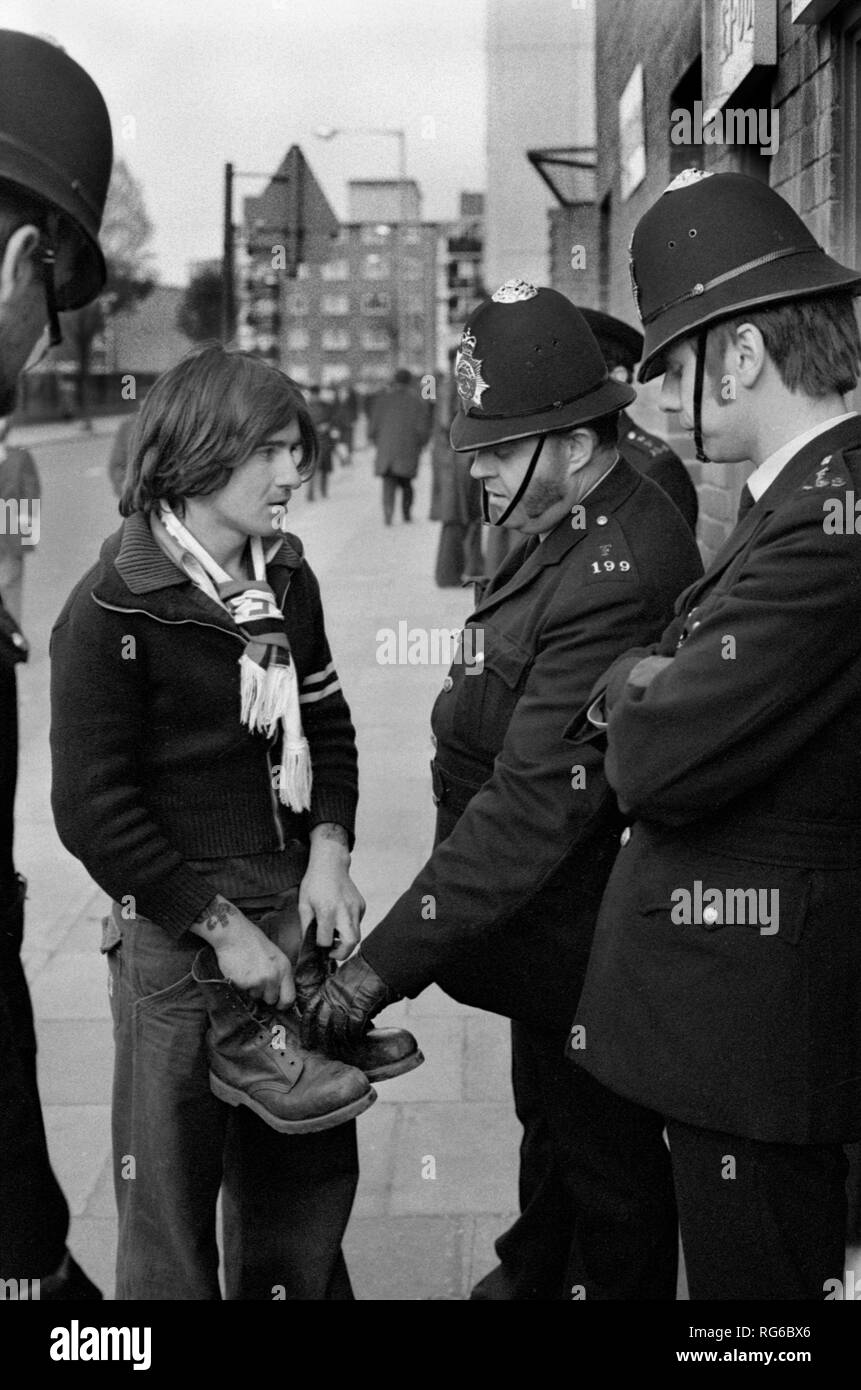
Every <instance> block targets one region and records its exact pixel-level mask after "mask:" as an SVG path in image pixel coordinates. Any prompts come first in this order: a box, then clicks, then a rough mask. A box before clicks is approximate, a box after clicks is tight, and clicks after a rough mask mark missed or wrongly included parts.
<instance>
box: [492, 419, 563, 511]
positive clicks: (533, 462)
mask: <svg viewBox="0 0 861 1390" xmlns="http://www.w3.org/2000/svg"><path fill="white" fill-rule="evenodd" d="M546 438H547V435H546V434H542V435H541V436H540V437H539V440H538V443H537V444H536V445H535V448H534V449H533V451H532V458H531V459H530V460H529V463H528V464H527V467H526V472H525V473H524V475H523V481H522V483H521V484H520V487H519V488H518V489H517V491H516V492H515V494H514V496H513V497H512V499H511V501H510V502H509V504H508V506H507V507H506V508H505V511H504V512H503V513H502V515H501V516H498V517H497V518H496V520H495V521H493V520H492V518H491V515H490V502H489V501H488V496H487V489H486V487H485V486H484V484H483V483H482V485H481V513H482V516H483V518H484V520H485V522H487V524H488V525H489V526H504V525H505V523H506V521H507V520H508V518H509V517H510V516H511V513H512V512H513V511H514V509H515V507H516V506H517V504H518V503H519V501H520V499H521V497H522V496H523V494H524V492H525V491H526V489H527V488H528V487H529V484H530V483H531V482H532V475H533V473H534V472H535V470H536V468H537V467H538V460H539V459H540V457H541V450H542V449H543V448H544V441H545V439H546Z"/></svg>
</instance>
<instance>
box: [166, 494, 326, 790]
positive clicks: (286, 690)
mask: <svg viewBox="0 0 861 1390" xmlns="http://www.w3.org/2000/svg"><path fill="white" fill-rule="evenodd" d="M159 515H160V519H161V521H162V523H163V525H164V528H165V530H166V531H167V533H168V535H169V536H172V537H173V539H174V540H175V541H176V542H177V543H178V544H179V545H181V546H182V547H183V548H184V549H185V550H187V551H188V552H189V554H191V555H193V556H194V558H195V560H197V562H198V564H199V565H201V567H202V568H203V570H204V572H205V573H206V574H207V575H208V576H209V578H210V579H211V580H212V582H213V584H214V586H215V588H216V589H217V591H218V596H219V598H220V599H221V602H222V603H223V604H224V606H225V608H226V609H227V610H228V612H229V613H230V615H231V617H232V618H233V621H234V622H235V623H236V626H237V627H239V628H241V629H242V631H243V632H244V633H245V634H246V635H247V637H248V642H247V644H246V647H245V650H244V652H243V653H242V656H241V657H240V658H239V667H240V672H241V695H242V706H241V710H240V716H239V717H240V719H241V721H242V723H243V724H245V725H247V727H248V728H249V729H251V730H253V731H254V732H255V733H262V734H266V735H268V736H269V737H270V738H271V737H272V736H273V735H274V734H275V733H276V732H277V730H278V725H279V723H280V725H281V728H282V733H283V742H282V751H281V769H280V773H279V778H278V795H279V798H280V800H281V801H282V803H283V804H284V805H285V806H289V807H290V809H291V811H307V810H309V808H310V806H311V750H310V748H309V747H308V740H307V739H306V737H305V735H304V733H303V730H302V716H301V713H300V710H299V683H298V680H297V678H296V667H295V665H294V663H293V659H292V657H291V655H290V643H289V642H288V640H287V632H286V629H285V625H284V614H283V613H282V612H281V609H280V608H279V607H278V604H277V602H276V600H275V595H274V593H273V592H272V589H271V588H270V586H269V584H268V583H267V582H266V560H265V558H264V554H263V542H262V540H261V539H260V537H259V536H252V537H251V563H252V568H253V570H254V578H253V579H248V580H241V579H240V580H235V579H233V578H231V576H230V575H229V574H228V573H227V571H226V570H223V569H222V568H221V566H220V565H219V564H218V563H217V562H216V561H215V560H213V558H212V556H211V555H210V554H209V553H208V551H206V550H204V548H203V546H202V545H201V544H200V541H198V540H196V539H195V537H194V536H193V535H192V534H191V532H190V531H189V530H188V528H187V527H186V526H183V524H182V522H181V521H180V519H179V517H178V516H177V515H176V513H175V512H174V511H173V510H172V509H171V507H170V506H169V505H168V503H167V502H165V501H162V502H161V503H160V504H159Z"/></svg>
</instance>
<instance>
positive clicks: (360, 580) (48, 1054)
mask: <svg viewBox="0 0 861 1390" xmlns="http://www.w3.org/2000/svg"><path fill="white" fill-rule="evenodd" d="M112 429H113V424H112V423H111V422H106V421H97V423H96V430H95V432H94V433H93V434H90V435H83V434H80V433H78V432H77V428H76V426H74V425H72V426H64V427H59V426H46V427H44V428H42V429H36V428H33V429H29V430H24V429H22V430H19V431H18V432H17V436H16V437H17V441H18V442H20V443H22V444H29V447H31V448H32V449H33V452H34V455H35V457H36V459H37V463H38V467H39V470H40V473H41V476H42V484H43V501H42V508H41V541H40V545H39V547H38V550H37V551H36V552H35V553H34V554H33V555H32V556H31V557H30V559H29V561H28V569H27V573H26V575H25V584H24V627H25V630H26V632H27V635H28V637H29V639H30V641H31V644H32V656H31V660H30V663H29V664H28V666H27V667H25V668H19V669H21V680H20V700H21V716H22V758H21V776H20V782H19V791H18V803H17V841H16V857H17V861H18V867H19V869H20V871H21V872H22V873H24V874H25V875H26V876H27V878H28V879H29V883H30V896H29V900H28V904H27V933H26V936H27V945H26V962H27V969H28V974H29V976H30V979H31V982H32V987H33V998H34V1005H35V1008H36V1013H37V1022H38V1029H39V1045H40V1076H41V1086H42V1094H43V1101H44V1105H45V1113H46V1122H47V1126H48V1131H49V1139H50V1143H51V1150H52V1156H53V1158H54V1161H55V1163H56V1167H57V1171H58V1173H59V1175H60V1176H61V1179H62V1182H63V1185H64V1188H65V1190H66V1192H67V1195H68V1197H69V1200H70V1204H71V1206H72V1211H73V1218H74V1219H73V1226H72V1232H71V1237H70V1243H71V1245H72V1248H73V1250H75V1252H76V1254H77V1255H78V1258H79V1259H80V1260H81V1262H82V1263H84V1264H85V1266H86V1267H87V1269H88V1270H89V1272H90V1273H91V1274H93V1276H94V1277H96V1278H98V1279H99V1281H100V1282H101V1285H102V1287H103V1288H104V1289H105V1290H106V1291H107V1292H109V1291H110V1289H111V1288H112V1282H113V1249H114V1242H115V1223H114V1207H113V1195H112V1188H111V1174H110V1161H109V1152H110V1150H109V1136H108V1124H109V1101H110V1071H111V1039H110V1024H109V1015H108V1006H107V995H106V989H105V977H104V969H103V965H102V962H101V959H100V957H99V954H98V943H99V920H100V918H101V916H102V913H103V911H104V906H105V899H104V897H103V895H102V894H101V892H100V891H99V890H98V889H97V888H95V886H94V885H93V884H92V882H91V881H90V880H89V878H88V876H87V875H86V873H85V872H84V870H83V869H82V867H81V866H80V865H79V864H78V863H77V862H76V861H75V860H73V859H72V858H71V856H70V855H68V854H67V853H66V851H65V850H64V849H63V848H62V846H61V845H60V843H59V841H58V839H57V836H56V833H55V831H54V828H53V824H52V820H51V814H50V805H49V786H50V762H49V751H48V724H49V711H48V639H49V635H50V629H51V625H52V623H53V621H54V619H55V617H56V615H57V614H58V612H59V611H60V609H61V607H62V605H63V602H64V601H65V598H66V596H67V594H68V593H69V591H70V589H71V588H72V586H73V584H74V583H75V582H76V581H77V580H78V579H79V578H80V577H81V575H82V574H83V573H84V572H85V571H86V570H87V569H88V568H89V566H90V565H91V564H92V563H93V561H94V560H95V558H96V557H97V554H98V550H99V546H100V544H101V541H102V539H103V538H104V537H105V536H106V535H108V534H109V533H110V532H111V531H112V530H113V529H114V528H115V527H116V525H117V524H118V522H119V518H118V515H117V512H116V502H115V499H114V498H113V495H112V493H111V491H110V488H109V485H108V483H107V479H106V472H105V469H106V463H107V455H108V451H109V447H110V440H111V434H112ZM429 484H430V477H429V470H428V469H427V466H426V465H425V466H424V467H423V469H422V472H421V473H420V477H419V485H418V494H417V503H416V507H415V512H414V515H415V516H416V517H418V518H420V519H419V520H417V521H415V522H414V523H413V524H412V525H410V526H404V525H402V524H400V523H398V522H397V521H396V523H395V525H393V526H392V527H390V528H384V527H383V525H382V518H381V506H380V499H379V495H378V489H379V482H378V481H377V480H376V479H375V478H373V476H372V469H371V462H370V455H369V453H368V451H362V452H360V453H359V454H358V455H357V456H356V459H355V462H354V464H353V465H352V466H351V467H349V468H343V469H338V471H337V472H336V473H335V474H334V475H333V478H332V486H331V490H330V497H329V499H328V500H327V501H322V500H319V499H318V500H315V501H314V502H311V503H309V502H307V501H306V500H305V499H304V497H303V495H302V494H301V493H300V494H298V496H297V498H296V499H295V500H294V501H293V503H291V521H292V525H293V526H294V528H295V530H296V531H297V532H298V534H299V535H301V537H302V539H303V541H304V544H305V549H306V553H307V555H308V558H309V560H310V562H311V564H312V566H313V568H314V570H315V572H316V573H317V576H318V578H319V580H320V584H321V588H322V591H323V598H324V603H325V607H326V613H327V620H328V629H329V637H330V643H331V646H332V649H333V653H334V656H335V660H336V663H337V666H338V670H339V674H340V676H341V679H342V683H343V686H344V689H345V692H346V694H347V698H348V700H349V702H350V705H351V708H352V710H353V716H354V719H355V722H356V727H357V731H358V740H359V754H360V776H361V800H360V808H359V820H358V833H357V849H356V853H355V857H354V867H353V873H354V877H355V880H356V882H357V884H358V885H359V887H360V889H361V891H362V892H363V894H364V895H365V898H366V899H367V901H368V912H367V917H366V926H367V927H370V926H372V925H373V923H374V922H375V921H376V920H378V919H379V917H380V915H381V914H382V913H383V912H384V911H385V909H386V908H387V907H388V906H389V905H390V904H391V903H392V902H393V901H394V898H395V897H396V896H397V894H398V893H399V892H400V891H402V889H403V888H404V887H406V886H407V884H408V883H409V881H410V879H411V877H412V875H413V874H414V873H415V871H416V870H417V869H418V868H419V867H420V866H421V864H422V862H423V861H424V858H425V857H426V854H427V850H428V848H429V846H430V843H431V837H432V824H433V815H432V811H433V808H432V805H431V800H430V787H429V777H428V766H427V765H428V759H429V756H430V751H431V749H430V738H429V730H428V716H429V713H430V707H431V705H432V703H433V700H434V698H435V695H436V692H437V690H438V688H439V684H440V682H441V680H442V677H443V675H444V674H445V672H444V669H442V668H440V667H436V668H434V667H432V666H425V667H421V666H409V665H407V666H392V665H379V664H378V663H377V659H376V657H377V650H378V641H377V633H378V631H379V630H380V629H382V628H391V629H393V630H394V631H395V632H397V630H398V623H399V622H402V621H406V622H407V624H408V625H409V627H423V628H428V629H429V628H434V627H436V628H443V627H444V628H452V627H458V626H460V624H461V623H462V621H463V618H464V616H465V614H466V612H467V603H468V598H467V596H466V595H465V594H463V593H461V592H460V591H458V590H440V589H437V588H436V587H435V585H434V583H433V577H432V576H433V558H434V552H435V547H436V541H437V532H438V528H437V526H436V525H434V524H431V523H429V522H427V521H425V520H423V519H421V518H424V517H426V516H427V512H428V498H429ZM386 1018H387V1019H391V1021H397V1020H398V1019H399V1018H401V1019H403V1021H404V1023H405V1024H406V1025H407V1026H409V1027H410V1028H411V1029H412V1030H413V1031H414V1032H415V1033H416V1034H417V1035H418V1037H419V1039H420V1042H421V1045H422V1048H423V1050H424V1052H425V1055H426V1057H427V1062H426V1064H425V1066H423V1067H421V1068H419V1069H418V1070H417V1071H415V1072H413V1073H411V1074H410V1075H409V1076H405V1077H402V1078H398V1079H397V1080H395V1081H387V1082H385V1083H382V1084H381V1085H380V1087H379V1097H380V1099H379V1101H378V1102H377V1104H376V1105H375V1106H373V1107H372V1109H371V1110H370V1111H368V1113H367V1114H366V1115H365V1116H363V1117H362V1118H361V1120H360V1122H359V1131H360V1143H361V1153H362V1180H361V1183H360V1188H359V1195H358V1199H357V1203H356V1208H355V1213H354V1217H353V1220H352V1222H351V1225H350V1229H349V1232H348V1237H347V1241H346V1250H347V1256H348V1262H349V1265H350V1269H351V1273H352V1276H353V1282H354V1285H355V1288H356V1292H357V1296H358V1297H359V1298H360V1299H365V1300H398V1301H405V1300H422V1299H447V1300H457V1299H462V1298H463V1297H464V1296H465V1293H466V1292H467V1290H468V1288H469V1286H470V1284H471V1282H473V1281H474V1280H475V1279H476V1278H478V1277H480V1275H481V1274H482V1273H484V1272H485V1271H486V1270H487V1269H488V1268H490V1266H491V1264H492V1263H493V1252H492V1244H491V1242H492V1239H493V1237H494V1236H495V1235H497V1234H498V1233H499V1232H500V1231H501V1230H502V1229H503V1228H504V1226H505V1225H506V1224H507V1222H508V1220H509V1219H510V1216H511V1213H512V1212H513V1211H514V1210H515V1208H516V1157H517V1145H518V1143H519V1137H520V1131H519V1126H518V1125H517V1123H516V1120H515V1117H514V1113H513V1106H512V1104H511V1100H510V1096H509V1085H508V1066H509V1059H508V1041H507V1027H506V1025H505V1023H504V1022H503V1020H501V1019H498V1018H496V1017H493V1016H490V1015H483V1014H478V1013H477V1012H475V1011H473V1010H470V1009H466V1008H464V1007H463V1006H461V1005H457V1004H455V1003H454V1002H453V1001H451V1000H449V999H448V998H447V997H446V996H445V995H443V994H442V993H441V992H440V991H438V990H436V988H431V989H430V990H428V991H426V992H425V994H424V995H422V996H421V997H420V998H419V999H418V1000H414V1001H411V1002H409V1003H407V1004H401V1005H397V1006H395V1008H393V1009H392V1010H390V1011H389V1012H388V1014H387V1015H386ZM428 1156H432V1157H433V1158H434V1159H435V1165H428V1164H427V1163H426V1158H427V1157H428ZM432 1167H435V1176H434V1177H433V1178H429V1177H428V1176H427V1174H428V1173H429V1172H430V1171H431V1169H432ZM423 1174H424V1175H425V1176H423Z"/></svg>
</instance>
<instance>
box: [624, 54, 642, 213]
mask: <svg viewBox="0 0 861 1390" xmlns="http://www.w3.org/2000/svg"><path fill="white" fill-rule="evenodd" d="M619 167H620V177H621V181H622V201H623V202H624V200H625V199H626V198H629V197H630V196H631V194H632V193H633V191H634V189H635V188H638V187H639V185H640V184H641V183H642V182H643V179H644V178H645V177H646V129H645V122H644V118H643V65H642V63H638V64H637V66H636V67H635V68H634V71H633V72H632V73H631V76H630V77H629V79H628V82H627V85H626V87H625V90H624V92H623V93H622V95H621V97H620V98H619Z"/></svg>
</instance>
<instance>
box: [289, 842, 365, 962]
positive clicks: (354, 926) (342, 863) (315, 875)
mask: <svg viewBox="0 0 861 1390" xmlns="http://www.w3.org/2000/svg"><path fill="white" fill-rule="evenodd" d="M364 915H365V899H364V898H363V897H362V895H361V893H360V892H359V890H358V888H357V887H356V885H355V883H354V882H353V880H352V879H351V878H350V852H349V850H348V848H347V832H346V830H344V828H343V826H340V825H332V824H329V823H326V824H323V825H315V826H314V829H313V830H312V831H311V857H310V859H309V861H308V868H307V870H306V872H305V877H304V878H303V879H302V882H301V884H300V885H299V919H300V921H301V923H302V930H303V931H306V930H307V929H308V926H309V924H310V923H311V922H312V921H313V920H314V919H315V918H316V921H317V945H318V946H322V947H326V946H331V947H332V950H331V951H330V952H329V955H330V956H331V957H332V959H333V960H346V958H347V956H349V955H350V953H351V952H352V951H353V950H355V948H356V946H357V945H358V944H359V939H360V935H361V933H360V930H359V924H360V922H361V920H362V918H363V916H364Z"/></svg>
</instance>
